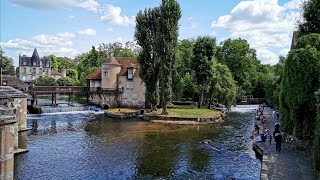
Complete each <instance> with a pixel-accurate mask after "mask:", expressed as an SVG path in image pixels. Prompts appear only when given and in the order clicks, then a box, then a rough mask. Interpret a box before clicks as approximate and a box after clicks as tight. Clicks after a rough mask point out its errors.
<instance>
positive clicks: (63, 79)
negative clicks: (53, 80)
mask: <svg viewBox="0 0 320 180" xmlns="http://www.w3.org/2000/svg"><path fill="white" fill-rule="evenodd" d="M57 83H58V85H59V86H73V85H74V81H73V80H72V79H71V78H69V77H61V78H59V79H58V80H57Z"/></svg>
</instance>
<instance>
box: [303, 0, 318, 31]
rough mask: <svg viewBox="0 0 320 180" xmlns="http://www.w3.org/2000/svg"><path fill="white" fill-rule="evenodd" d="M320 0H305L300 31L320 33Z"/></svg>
mask: <svg viewBox="0 0 320 180" xmlns="http://www.w3.org/2000/svg"><path fill="white" fill-rule="evenodd" d="M319 7H320V0H308V1H304V3H303V5H302V9H303V13H302V19H303V20H302V22H299V31H300V32H301V33H302V34H310V33H320V11H319Z"/></svg>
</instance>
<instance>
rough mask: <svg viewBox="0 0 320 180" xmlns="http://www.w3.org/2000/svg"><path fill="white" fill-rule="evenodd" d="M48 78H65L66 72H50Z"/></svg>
mask: <svg viewBox="0 0 320 180" xmlns="http://www.w3.org/2000/svg"><path fill="white" fill-rule="evenodd" d="M50 77H52V78H54V79H56V80H57V79H59V78H62V77H66V71H65V70H61V71H58V70H51V73H50Z"/></svg>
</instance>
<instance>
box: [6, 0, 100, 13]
mask: <svg viewBox="0 0 320 180" xmlns="http://www.w3.org/2000/svg"><path fill="white" fill-rule="evenodd" d="M9 1H10V2H11V3H12V4H14V5H20V6H26V7H30V8H34V9H58V8H71V7H81V8H84V9H87V10H89V11H93V12H98V7H99V6H100V5H99V3H97V2H96V1H95V0H9Z"/></svg>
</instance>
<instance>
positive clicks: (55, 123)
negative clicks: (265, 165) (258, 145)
mask: <svg viewBox="0 0 320 180" xmlns="http://www.w3.org/2000/svg"><path fill="white" fill-rule="evenodd" d="M250 117H251V115H250V113H234V112H233V113H230V116H228V118H227V119H228V120H227V122H226V123H225V124H224V125H222V126H221V127H220V126H218V127H216V126H214V125H211V126H176V125H164V124H155V123H149V122H144V121H135V120H129V121H124V120H116V119H108V118H106V117H104V116H92V115H90V114H57V115H55V116H52V115H50V116H47V115H45V116H43V115H38V116H31V117H30V116H28V127H31V128H32V130H31V131H30V132H28V149H29V152H28V153H26V154H22V155H18V156H17V158H16V159H15V179H128V178H129V179H136V178H172V179H177V178H179V179H181V178H208V179H226V178H228V177H235V178H237V179H258V178H259V174H260V161H259V160H258V159H256V158H255V156H254V153H253V151H252V150H251V149H250V148H244V147H245V146H250V141H249V142H247V141H245V140H243V138H241V137H235V136H234V135H233V134H232V133H230V132H232V131H235V130H236V131H237V134H241V135H242V136H243V137H244V138H247V137H248V132H247V131H246V128H245V126H247V125H248V122H250V120H251V119H250ZM205 139H210V140H212V141H213V142H212V144H213V145H214V146H215V147H217V148H220V149H223V151H222V153H218V152H217V151H215V150H213V149H212V147H211V146H209V145H207V144H202V143H199V142H200V141H202V140H205ZM240 145H241V147H240ZM242 145H244V146H242Z"/></svg>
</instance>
